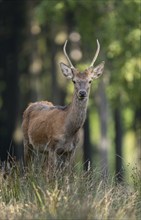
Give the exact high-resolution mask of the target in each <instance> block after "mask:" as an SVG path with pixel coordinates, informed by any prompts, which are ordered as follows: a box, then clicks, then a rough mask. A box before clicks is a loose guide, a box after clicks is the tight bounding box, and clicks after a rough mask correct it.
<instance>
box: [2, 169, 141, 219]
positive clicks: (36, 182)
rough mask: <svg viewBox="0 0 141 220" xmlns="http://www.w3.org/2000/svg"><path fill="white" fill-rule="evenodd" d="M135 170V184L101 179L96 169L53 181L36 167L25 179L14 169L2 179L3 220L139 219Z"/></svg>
mask: <svg viewBox="0 0 141 220" xmlns="http://www.w3.org/2000/svg"><path fill="white" fill-rule="evenodd" d="M132 171H133V172H132V174H131V175H132V180H133V185H129V184H128V183H125V182H123V183H122V184H115V182H114V178H111V177H108V178H107V179H102V178H101V177H100V173H99V172H98V171H97V170H93V171H91V172H89V173H84V172H82V171H78V170H77V171H75V172H74V175H73V177H72V176H71V175H70V176H67V175H66V176H63V177H62V176H60V177H58V178H55V179H54V180H52V181H51V182H48V181H47V180H46V177H45V175H44V173H43V172H42V170H41V169H39V168H37V167H36V168H35V167H34V166H31V169H30V172H29V173H28V174H27V176H26V177H24V178H23V177H22V178H19V175H18V174H17V173H18V172H17V171H15V170H13V172H12V173H11V175H9V176H8V177H7V178H6V179H4V178H3V177H2V175H1V177H0V219H84V220H87V219H90V220H94V219H96V220H99V219H101V220H105V219H114V220H116V219H118V220H120V219H122V220H123V219H128V220H134V219H140V217H141V185H140V180H141V179H140V177H141V175H140V173H139V171H138V170H137V169H134V170H132Z"/></svg>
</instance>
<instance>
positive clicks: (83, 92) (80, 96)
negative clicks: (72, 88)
mask: <svg viewBox="0 0 141 220" xmlns="http://www.w3.org/2000/svg"><path fill="white" fill-rule="evenodd" d="M86 97H87V92H86V91H85V90H80V91H79V92H78V98H79V99H80V100H82V99H84V98H86Z"/></svg>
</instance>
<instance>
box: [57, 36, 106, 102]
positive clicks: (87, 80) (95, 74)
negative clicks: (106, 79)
mask: <svg viewBox="0 0 141 220" xmlns="http://www.w3.org/2000/svg"><path fill="white" fill-rule="evenodd" d="M66 45H67V41H66V42H65V44H64V54H65V56H66V58H67V60H68V63H69V64H70V66H68V65H66V64H64V63H60V66H61V70H62V73H63V74H64V76H65V77H67V78H68V79H72V82H73V83H74V88H75V92H76V94H77V97H78V99H79V100H83V99H85V98H87V97H88V95H89V90H90V84H91V82H92V81H93V79H97V78H99V77H100V76H101V75H102V73H103V70H104V62H102V63H101V64H99V65H98V66H96V67H94V63H95V61H96V59H97V57H98V54H99V51H100V44H99V41H98V40H97V50H96V53H95V55H94V58H93V60H92V63H91V65H90V66H89V67H88V68H87V69H85V70H84V71H83V72H80V71H79V70H77V69H76V68H75V67H74V66H73V65H72V63H71V61H70V59H69V57H68V55H67V53H66Z"/></svg>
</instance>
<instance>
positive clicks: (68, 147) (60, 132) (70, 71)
mask: <svg viewBox="0 0 141 220" xmlns="http://www.w3.org/2000/svg"><path fill="white" fill-rule="evenodd" d="M65 46H66V45H65ZM65 46H64V48H65ZM64 53H65V55H66V57H67V59H68V61H69V63H70V64H71V62H70V60H69V58H68V56H67V54H66V52H65V49H64ZM95 56H97V54H96V55H95ZM94 58H95V57H94ZM95 59H96V58H95ZM95 59H94V60H93V62H94V61H95ZM60 65H61V69H62V72H63V74H64V76H65V77H67V78H68V79H72V81H73V83H74V94H73V99H72V102H71V104H70V105H68V106H65V107H61V106H54V105H53V104H52V103H51V102H47V101H41V102H35V103H32V104H30V105H29V106H28V107H27V109H26V110H25V112H24V115H23V123H22V129H23V136H24V152H25V160H26V163H27V162H28V159H27V158H28V156H29V150H30V148H31V147H32V148H33V149H36V150H38V151H39V152H42V153H47V160H48V171H49V172H50V170H49V165H50V167H54V166H58V163H60V162H61V163H64V162H65V163H66V161H67V163H68V165H69V164H70V163H71V159H72V158H73V155H74V152H75V149H76V146H77V143H78V137H79V130H80V128H81V127H82V126H83V124H84V122H85V118H86V112H87V105H88V99H89V91H90V83H91V81H92V79H93V78H98V77H99V76H100V75H101V74H102V72H103V68H104V63H103V62H102V63H101V64H100V65H99V66H97V67H96V68H93V65H91V66H90V67H89V68H88V69H86V70H85V71H84V72H79V71H78V70H77V69H75V68H74V67H73V66H72V64H71V67H69V66H67V65H65V64H63V63H61V64H60Z"/></svg>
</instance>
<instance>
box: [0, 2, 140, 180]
mask: <svg viewBox="0 0 141 220" xmlns="http://www.w3.org/2000/svg"><path fill="white" fill-rule="evenodd" d="M140 7H141V5H140V1H139V0H123V1H120V0H106V1H104V0H100V1H96V0H94V1H92V0H87V1H85V0H81V1H80V0H58V1H57V0H52V1H51V0H23V1H20V2H19V1H18V0H12V1H8V0H1V1H0V160H1V162H3V161H5V160H6V159H7V156H9V153H10V154H12V155H15V156H16V158H17V159H20V158H21V155H22V153H23V146H22V131H21V122H22V114H23V111H24V109H25V108H26V106H27V105H28V103H30V102H34V101H37V100H48V101H51V102H53V103H54V104H56V105H65V104H68V103H69V102H70V101H71V97H72V92H73V85H72V83H71V82H69V81H66V79H64V78H63V76H62V74H61V71H60V68H59V63H60V62H61V61H63V62H64V63H66V59H65V57H64V55H63V50H62V48H63V44H64V42H65V40H66V39H68V48H67V50H68V53H69V54H70V57H71V60H72V62H73V64H74V65H75V66H76V67H77V68H79V69H80V70H82V69H84V68H86V67H88V66H89V65H90V63H91V61H92V58H93V56H94V53H95V51H96V39H98V40H99V42H100V45H101V51H100V54H99V57H98V60H97V63H98V62H101V61H103V60H104V61H105V70H104V75H103V76H102V77H100V78H99V79H98V80H97V81H95V82H93V85H92V89H91V94H90V100H89V108H88V114H87V115H88V116H87V120H86V123H85V125H84V132H83V131H82V141H81V146H79V148H78V152H77V157H76V163H79V162H81V163H82V164H83V165H84V169H87V168H88V165H89V162H88V161H91V163H90V164H91V166H93V167H95V168H98V169H99V170H100V172H102V173H103V174H104V175H105V174H106V175H107V174H108V175H110V174H115V176H116V178H117V179H118V180H119V181H121V180H122V178H123V177H124V178H125V179H126V178H129V176H130V175H129V173H130V171H131V170H132V169H133V167H140V161H141V145H140V133H141V102H140V101H141V100H140V94H141V86H140V83H141V81H140V73H139V68H140V59H139V56H140Z"/></svg>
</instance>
